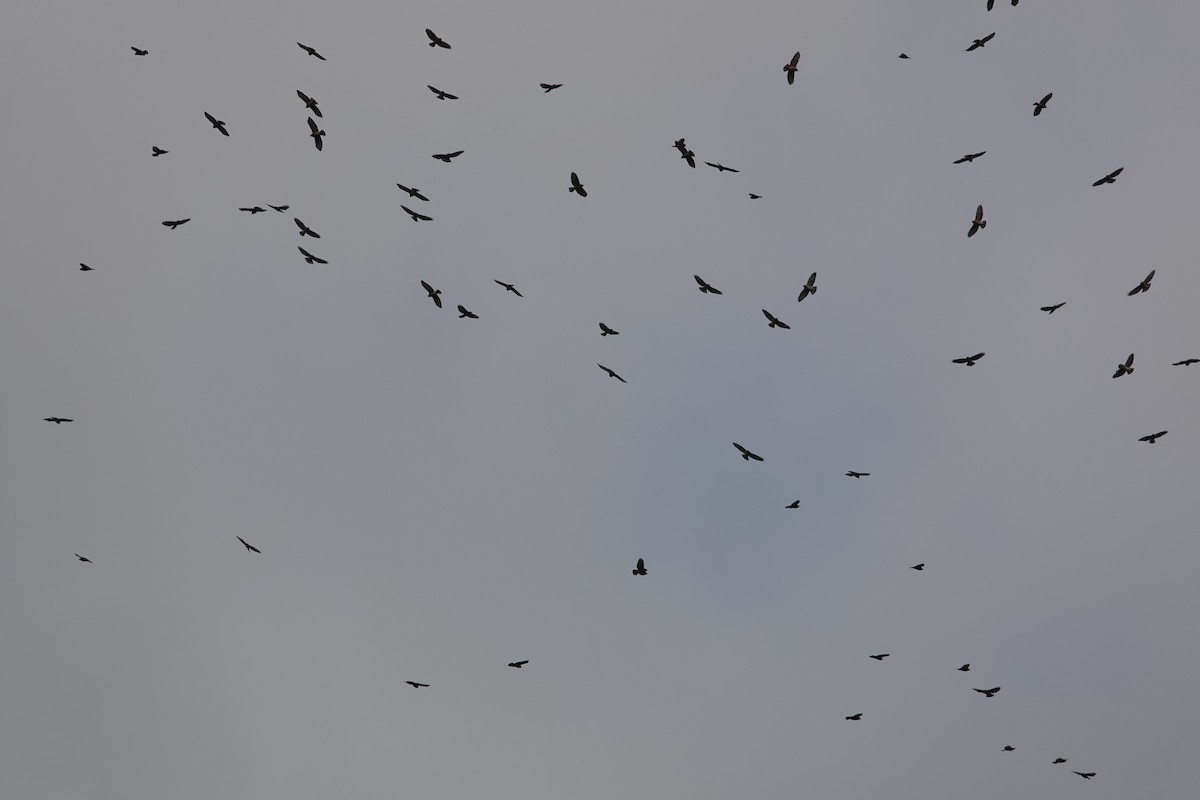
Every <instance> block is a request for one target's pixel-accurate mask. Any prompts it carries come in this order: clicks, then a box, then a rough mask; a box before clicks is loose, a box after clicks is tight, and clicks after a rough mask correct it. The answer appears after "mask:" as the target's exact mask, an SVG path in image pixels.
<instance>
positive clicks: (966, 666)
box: [958, 664, 971, 672]
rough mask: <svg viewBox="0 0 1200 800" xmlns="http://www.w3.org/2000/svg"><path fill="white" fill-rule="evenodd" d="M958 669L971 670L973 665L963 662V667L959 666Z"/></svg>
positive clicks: (961, 670) (960, 670)
mask: <svg viewBox="0 0 1200 800" xmlns="http://www.w3.org/2000/svg"><path fill="white" fill-rule="evenodd" d="M958 671H959V672H970V671H971V665H970V664H963V665H962V666H961V667H959V668H958Z"/></svg>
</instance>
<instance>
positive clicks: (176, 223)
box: [163, 217, 192, 230]
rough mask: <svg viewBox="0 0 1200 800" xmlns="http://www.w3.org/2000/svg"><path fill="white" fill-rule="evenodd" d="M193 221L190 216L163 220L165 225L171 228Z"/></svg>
mask: <svg viewBox="0 0 1200 800" xmlns="http://www.w3.org/2000/svg"><path fill="white" fill-rule="evenodd" d="M191 221H192V218H191V217H188V218H187V219H165V220H163V225H166V226H167V227H168V228H170V229H171V230H175V229H176V228H178V227H179V226H180V225H182V224H184V223H185V222H191Z"/></svg>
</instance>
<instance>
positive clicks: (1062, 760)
mask: <svg viewBox="0 0 1200 800" xmlns="http://www.w3.org/2000/svg"><path fill="white" fill-rule="evenodd" d="M1050 763H1051V764H1065V763H1067V760H1066V759H1065V758H1056V759H1054V760H1053V761H1051V762H1050Z"/></svg>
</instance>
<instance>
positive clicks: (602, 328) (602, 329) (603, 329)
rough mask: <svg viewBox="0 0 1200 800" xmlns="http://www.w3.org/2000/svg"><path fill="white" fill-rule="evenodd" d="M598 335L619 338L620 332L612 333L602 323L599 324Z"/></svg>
mask: <svg viewBox="0 0 1200 800" xmlns="http://www.w3.org/2000/svg"><path fill="white" fill-rule="evenodd" d="M600 335H601V336H609V335H611V336H620V335H621V332H620V331H614V330H613V329H612V328H610V327H608V326H607V325H605V324H604V323H603V322H601V323H600Z"/></svg>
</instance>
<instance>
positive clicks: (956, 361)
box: [950, 353, 985, 367]
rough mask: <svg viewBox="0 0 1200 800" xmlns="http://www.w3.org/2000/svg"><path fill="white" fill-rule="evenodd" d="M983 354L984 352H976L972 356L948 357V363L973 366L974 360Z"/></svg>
mask: <svg viewBox="0 0 1200 800" xmlns="http://www.w3.org/2000/svg"><path fill="white" fill-rule="evenodd" d="M984 355H985V354H984V353H976V354H975V355H973V356H963V357H962V358H952V359H950V363H951V364H966V365H967V366H968V367H973V366H975V362H976V361H978V360H979V359H981V358H983V356H984Z"/></svg>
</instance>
